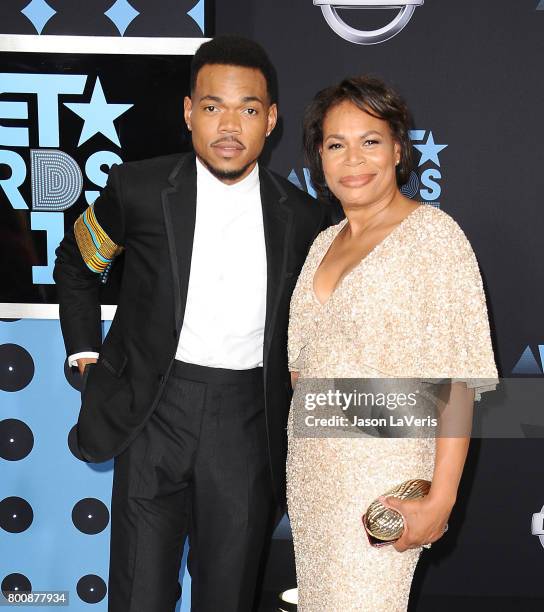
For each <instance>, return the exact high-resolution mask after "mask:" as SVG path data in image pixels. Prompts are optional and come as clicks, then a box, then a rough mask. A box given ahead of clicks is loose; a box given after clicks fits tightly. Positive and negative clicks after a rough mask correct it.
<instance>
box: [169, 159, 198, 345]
mask: <svg viewBox="0 0 544 612" xmlns="http://www.w3.org/2000/svg"><path fill="white" fill-rule="evenodd" d="M168 182H169V184H170V185H169V186H168V187H165V188H164V189H163V190H162V194H161V195H162V207H163V213H164V222H165V227H166V236H167V239H168V250H169V255H170V264H171V270H172V283H173V293H174V295H173V299H174V313H175V333H176V338H178V337H179V333H180V331H181V325H182V322H183V316H184V314H185V305H186V303H187V290H188V287H189V272H190V270H191V255H192V252H193V238H194V232H195V220H196V161H195V156H194V155H193V154H187V155H184V156H183V157H182V158H181V159H180V161H179V162H178V163H177V164H176V166H175V168H174V169H173V170H172V172H171V173H170V176H169V177H168Z"/></svg>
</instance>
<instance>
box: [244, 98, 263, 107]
mask: <svg viewBox="0 0 544 612" xmlns="http://www.w3.org/2000/svg"><path fill="white" fill-rule="evenodd" d="M242 102H243V103H244V104H245V103H247V102H259V103H260V104H262V105H263V106H264V102H263V101H262V100H261V98H259V96H245V97H244V98H242Z"/></svg>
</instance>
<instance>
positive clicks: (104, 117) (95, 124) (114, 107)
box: [64, 77, 134, 147]
mask: <svg viewBox="0 0 544 612" xmlns="http://www.w3.org/2000/svg"><path fill="white" fill-rule="evenodd" d="M64 105H65V106H67V107H68V108H69V109H70V110H71V111H73V112H74V113H75V114H76V115H78V116H79V117H81V118H82V119H83V120H84V124H83V129H82V130H81V136H80V137H79V142H78V143H77V146H78V147H80V146H81V145H82V144H83V143H84V142H87V140H89V138H92V137H93V136H94V135H95V134H99V133H100V134H103V135H104V136H105V137H106V138H108V139H109V140H111V141H112V142H113V143H114V144H116V145H117V146H118V147H121V142H120V141H119V136H118V135H117V131H116V130H115V125H114V124H113V122H114V120H115V119H117V117H120V116H121V115H122V114H123V113H126V111H127V110H128V109H129V108H131V107H132V106H134V104H112V103H110V104H108V102H106V98H105V97H104V90H103V89H102V84H101V83H100V78H99V77H97V78H96V83H95V85H94V90H93V95H92V96H91V101H90V102H81V103H75V102H70V103H69V102H65V103H64Z"/></svg>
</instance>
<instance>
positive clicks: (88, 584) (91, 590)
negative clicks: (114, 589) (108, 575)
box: [76, 574, 107, 603]
mask: <svg viewBox="0 0 544 612" xmlns="http://www.w3.org/2000/svg"><path fill="white" fill-rule="evenodd" d="M76 590H77V594H78V595H79V598H80V599H81V601H84V602H85V603H98V602H99V601H102V600H103V599H104V597H106V591H107V589H106V583H105V582H104V581H103V580H102V578H100V576H96V575H95V574H87V576H82V577H81V578H80V579H79V580H78V581H77V586H76Z"/></svg>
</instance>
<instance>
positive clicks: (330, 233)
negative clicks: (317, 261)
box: [311, 217, 347, 251]
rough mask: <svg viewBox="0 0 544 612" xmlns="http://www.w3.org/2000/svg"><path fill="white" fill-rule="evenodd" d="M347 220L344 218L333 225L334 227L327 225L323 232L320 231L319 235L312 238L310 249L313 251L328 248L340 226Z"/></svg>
mask: <svg viewBox="0 0 544 612" xmlns="http://www.w3.org/2000/svg"><path fill="white" fill-rule="evenodd" d="M346 221H347V219H346V218H345V217H344V218H343V219H342V220H341V221H340V222H339V223H335V224H334V225H329V227H327V228H326V229H324V230H321V231H320V232H319V234H317V236H316V237H315V238H314V241H313V243H312V247H311V248H312V249H313V250H314V251H315V250H317V249H319V248H323V247H325V248H328V246H329V242H331V241H332V239H333V238H334V236H336V234H337V233H338V232H339V231H340V228H341V227H342V225H344V224H345V223H346Z"/></svg>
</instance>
